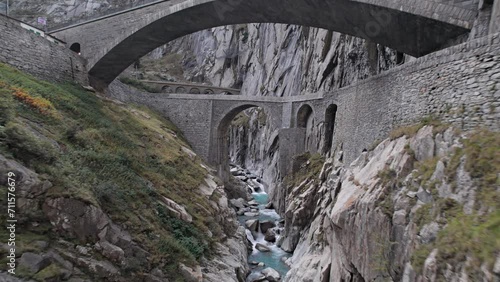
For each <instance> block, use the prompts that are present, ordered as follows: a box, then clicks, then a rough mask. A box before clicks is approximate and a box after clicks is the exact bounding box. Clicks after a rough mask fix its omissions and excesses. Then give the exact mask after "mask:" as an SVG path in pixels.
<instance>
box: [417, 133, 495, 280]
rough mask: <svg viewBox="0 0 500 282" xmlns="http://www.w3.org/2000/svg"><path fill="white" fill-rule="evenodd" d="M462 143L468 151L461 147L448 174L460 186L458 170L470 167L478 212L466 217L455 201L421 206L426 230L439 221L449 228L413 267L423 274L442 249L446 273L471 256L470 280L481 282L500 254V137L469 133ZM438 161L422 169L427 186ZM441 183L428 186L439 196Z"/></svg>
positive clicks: (440, 259)
mask: <svg viewBox="0 0 500 282" xmlns="http://www.w3.org/2000/svg"><path fill="white" fill-rule="evenodd" d="M462 143H463V148H458V149H456V150H455V152H454V154H453V155H452V156H451V158H450V159H449V161H448V162H447V163H446V170H445V172H446V177H447V182H448V183H449V184H451V186H452V187H456V186H457V183H456V181H457V170H458V169H459V167H460V166H461V165H462V164H463V165H464V168H465V171H467V172H468V173H469V174H470V176H471V178H472V182H473V185H474V186H475V187H476V189H477V190H476V201H475V208H474V210H473V211H472V213H470V214H465V213H464V211H463V206H462V205H460V204H459V203H458V202H456V201H454V200H452V199H449V198H437V199H436V200H435V201H434V202H433V203H428V204H426V205H424V206H422V207H420V208H419V209H418V210H417V212H416V214H415V218H414V222H415V223H416V224H417V225H418V226H419V227H420V228H421V227H422V226H423V225H425V224H427V223H430V222H431V221H433V220H436V219H438V223H440V224H446V225H445V227H444V228H443V229H442V230H441V231H440V232H439V233H438V236H437V238H436V240H435V241H434V242H432V243H430V244H426V245H422V246H420V247H419V248H418V249H417V250H416V251H415V253H414V254H413V257H412V264H413V266H414V267H415V269H416V270H417V271H421V269H422V266H423V265H424V261H425V259H426V258H427V257H428V255H429V254H430V252H431V251H432V250H433V249H436V248H437V249H438V255H437V261H438V267H439V271H440V273H444V271H446V267H447V266H446V264H445V263H449V264H451V265H457V264H459V263H460V262H465V261H466V259H467V258H468V259H469V261H468V264H469V266H468V268H469V276H470V278H471V280H473V281H475V280H476V279H479V277H482V276H481V275H482V273H481V270H480V269H481V265H482V264H483V263H484V264H485V265H486V267H487V268H488V269H491V268H492V267H493V264H494V263H495V259H496V257H497V255H498V253H499V252H500V193H498V187H499V185H500V179H499V177H498V173H499V172H500V133H498V132H491V131H488V130H477V131H474V132H472V133H470V134H468V136H467V138H466V139H464V140H463V142H462ZM464 160H465V162H464V163H463V161H464ZM436 161H437V160H436V159H432V160H429V161H428V163H427V164H425V163H424V164H421V165H417V172H416V174H417V175H418V176H421V179H422V183H421V184H423V185H424V186H426V185H425V182H428V181H429V179H430V178H431V175H432V173H433V171H434V169H435V167H436ZM435 184H436V183H432V185H430V186H429V185H427V186H428V187H427V188H428V189H430V190H431V192H433V190H436V189H435V187H434V186H435ZM434 195H435V194H434ZM435 196H437V195H435ZM476 276H477V277H476Z"/></svg>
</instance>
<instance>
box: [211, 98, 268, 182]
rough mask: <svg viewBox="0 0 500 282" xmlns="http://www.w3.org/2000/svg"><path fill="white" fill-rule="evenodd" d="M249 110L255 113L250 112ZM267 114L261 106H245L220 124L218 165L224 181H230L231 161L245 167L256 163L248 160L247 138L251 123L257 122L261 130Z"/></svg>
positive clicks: (235, 109)
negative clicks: (247, 164) (250, 162)
mask: <svg viewBox="0 0 500 282" xmlns="http://www.w3.org/2000/svg"><path fill="white" fill-rule="evenodd" d="M249 109H252V110H253V111H248V110H249ZM266 113H268V111H266V109H265V108H262V107H259V105H256V104H244V105H240V106H238V107H236V108H234V109H231V110H230V111H229V112H228V113H226V114H225V115H224V117H223V118H222V120H221V121H220V122H219V125H218V127H217V133H216V134H217V136H216V139H217V164H218V166H219V167H218V170H219V174H220V176H221V177H222V179H224V180H229V167H230V162H231V161H233V162H235V163H236V164H238V165H241V166H243V167H245V164H246V163H248V162H249V161H255V160H247V159H246V157H247V156H246V151H247V147H246V146H247V145H246V144H247V142H246V141H247V140H246V139H245V138H247V137H248V136H249V135H248V134H250V132H249V131H248V129H249V126H250V123H251V122H257V123H258V124H259V128H260V127H261V125H262V123H265V122H266V119H267V115H266ZM255 119H256V120H255ZM257 135H258V134H257ZM253 137H257V136H253ZM238 138H239V139H238Z"/></svg>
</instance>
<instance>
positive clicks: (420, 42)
mask: <svg viewBox="0 0 500 282" xmlns="http://www.w3.org/2000/svg"><path fill="white" fill-rule="evenodd" d="M440 2H441V3H440ZM447 2H449V1H446V0H434V1H430V0H418V1H417V0H391V1H388V0H172V1H163V2H159V3H156V4H154V5H148V6H145V7H141V8H140V9H138V8H136V9H131V10H129V11H126V12H122V13H118V14H115V15H111V16H107V17H103V18H101V19H97V20H93V21H90V22H87V23H82V24H77V25H74V26H70V27H67V28H63V29H60V30H56V31H52V32H51V34H52V35H54V36H56V37H58V38H60V39H62V40H64V41H66V42H67V43H68V44H72V43H74V42H80V43H81V44H82V52H81V54H82V56H84V57H85V58H86V59H87V60H88V65H87V69H89V70H90V71H89V74H90V76H91V78H92V79H93V80H94V83H97V82H101V83H103V84H104V85H108V84H109V83H110V82H111V81H113V80H114V79H115V78H116V77H117V76H118V75H119V74H120V73H121V72H122V71H123V70H124V69H125V68H127V67H128V66H129V65H131V64H132V63H133V62H135V61H137V60H138V59H139V58H141V57H142V56H144V55H146V54H147V53H149V52H151V51H152V50H154V49H155V48H157V47H159V46H162V45H163V44H165V43H167V42H169V41H172V40H174V39H176V38H179V37H182V36H184V35H188V34H191V33H193V32H196V31H200V30H203V29H207V28H212V27H217V26H223V25H232V24H242V23H284V24H297V25H303V26H311V27H318V28H324V29H329V30H333V31H337V32H341V33H345V34H349V35H353V36H357V37H361V38H365V39H369V40H371V41H373V42H376V43H379V44H382V45H384V46H388V47H391V48H393V49H396V50H398V51H401V52H403V53H407V54H410V55H413V56H421V55H424V54H427V53H430V52H432V51H435V50H437V49H439V48H440V47H441V46H443V44H445V43H446V42H447V41H448V40H449V39H452V38H455V37H457V36H459V35H461V34H464V33H466V32H467V31H468V30H469V29H470V27H471V25H472V22H473V19H474V17H475V14H476V11H474V10H469V9H466V8H462V7H454V6H450V5H448V4H446V3H447ZM471 2H474V1H471Z"/></svg>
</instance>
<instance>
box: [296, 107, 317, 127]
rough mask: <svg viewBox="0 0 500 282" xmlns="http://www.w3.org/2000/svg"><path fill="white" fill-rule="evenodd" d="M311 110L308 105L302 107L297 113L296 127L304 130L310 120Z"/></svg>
mask: <svg viewBox="0 0 500 282" xmlns="http://www.w3.org/2000/svg"><path fill="white" fill-rule="evenodd" d="M312 114H313V109H312V107H311V106H309V105H308V104H304V105H302V106H301V107H300V108H299V110H298V111H297V127H300V128H306V127H307V123H308V121H309V120H310V119H311V117H312Z"/></svg>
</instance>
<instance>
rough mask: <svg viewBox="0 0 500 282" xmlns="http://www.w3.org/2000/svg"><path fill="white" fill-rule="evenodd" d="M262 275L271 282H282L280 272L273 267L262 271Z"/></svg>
mask: <svg viewBox="0 0 500 282" xmlns="http://www.w3.org/2000/svg"><path fill="white" fill-rule="evenodd" d="M262 274H263V275H264V276H266V279H267V280H269V281H271V282H277V281H279V280H280V278H281V276H280V274H279V273H278V271H276V270H274V269H273V268H271V267H268V268H266V269H264V270H262Z"/></svg>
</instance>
